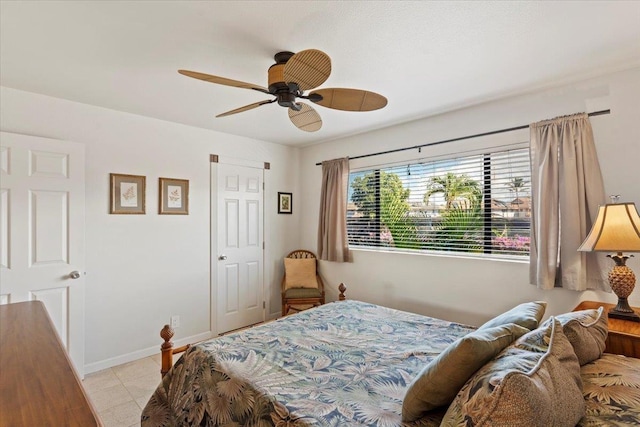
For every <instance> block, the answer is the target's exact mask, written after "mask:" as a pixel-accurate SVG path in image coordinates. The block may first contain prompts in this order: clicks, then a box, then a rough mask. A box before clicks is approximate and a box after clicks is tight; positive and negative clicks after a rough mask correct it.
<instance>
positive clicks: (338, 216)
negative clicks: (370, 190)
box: [318, 157, 349, 262]
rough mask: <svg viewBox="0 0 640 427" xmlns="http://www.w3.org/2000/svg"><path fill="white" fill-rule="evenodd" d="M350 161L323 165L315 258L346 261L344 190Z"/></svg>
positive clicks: (334, 161)
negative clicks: (316, 256)
mask: <svg viewBox="0 0 640 427" xmlns="http://www.w3.org/2000/svg"><path fill="white" fill-rule="evenodd" d="M348 185H349V158H347V157H345V158H342V159H335V160H328V161H325V162H322V190H321V193H320V219H319V221H318V257H319V258H320V259H323V260H326V261H336V262H347V261H349V244H348V242H347V191H348Z"/></svg>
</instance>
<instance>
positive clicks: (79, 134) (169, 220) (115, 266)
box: [0, 88, 300, 373]
mask: <svg viewBox="0 0 640 427" xmlns="http://www.w3.org/2000/svg"><path fill="white" fill-rule="evenodd" d="M0 90H1V92H0V100H1V105H0V109H1V117H0V129H1V130H2V131H6V132H14V133H22V134H29V135H36V136H42V137H48V138H55V139H60V140H66V141H74V142H79V143H83V144H85V146H86V188H87V190H86V271H87V276H86V287H87V288H86V327H85V330H86V352H85V358H86V366H85V368H86V372H87V373H88V372H92V371H95V370H99V369H103V368H106V367H108V366H113V365H116V364H119V363H123V362H126V361H129V360H133V359H136V358H138V357H142V356H146V355H149V354H155V353H158V352H159V345H160V343H161V339H160V337H159V335H158V333H159V331H160V328H161V327H162V325H164V324H165V323H168V322H169V317H170V315H173V314H176V315H179V316H180V317H181V326H180V328H179V329H177V330H176V343H186V342H192V341H193V339H194V338H201V337H203V336H208V333H209V331H210V312H209V307H210V305H209V301H210V289H209V272H210V266H209V230H210V226H209V203H210V201H209V200H210V199H209V187H210V184H209V183H210V181H209V170H210V164H209V155H210V154H219V155H226V156H231V157H237V158H244V159H248V160H256V161H260V162H270V163H271V169H270V170H268V171H266V172H265V175H266V179H265V182H266V190H265V206H264V207H265V241H266V249H267V250H266V255H267V258H266V260H265V283H266V286H267V288H268V293H269V296H270V297H269V298H268V315H272V314H277V313H279V312H280V279H281V277H282V258H283V256H284V255H286V254H287V253H288V252H289V251H291V250H293V249H295V248H297V246H298V236H297V234H296V233H291V230H292V229H294V230H296V229H297V228H298V218H299V216H300V204H299V199H297V198H295V197H294V206H293V212H294V214H293V215H277V213H276V212H277V204H276V198H277V192H278V191H290V192H293V193H294V195H298V194H299V193H300V188H299V186H298V185H297V184H296V183H297V182H298V180H297V179H296V177H297V175H298V172H297V165H298V163H299V150H298V149H294V148H291V147H285V146H282V145H277V144H271V143H267V142H262V141H257V140H251V139H247V138H240V137H234V136H231V135H227V134H222V133H217V132H213V131H208V130H203V129H198V128H193V127H188V126H183V125H179V124H175V123H169V122H164V121H160V120H155V119H150V118H146V117H141V116H136V115H132V114H127V113H122V112H117V111H112V110H107V109H103V108H98V107H93V106H89V105H84V104H79V103H74V102H70V101H66V100H62V99H56V98H51V97H46V96H41V95H36V94H32V93H27V92H22V91H18V90H14V89H10V88H1V89H0ZM292 165H294V167H292ZM111 172H114V173H126V174H134V175H145V176H146V177H147V192H146V195H147V213H146V215H109V213H108V212H109V173H111ZM159 177H169V178H181V179H188V180H189V183H190V194H189V215H187V216H182V215H176V216H172V215H158V213H157V209H158V208H157V200H158V178H159Z"/></svg>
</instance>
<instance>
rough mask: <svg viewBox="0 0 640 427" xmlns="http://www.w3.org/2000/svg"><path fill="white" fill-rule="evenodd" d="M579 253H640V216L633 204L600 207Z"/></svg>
mask: <svg viewBox="0 0 640 427" xmlns="http://www.w3.org/2000/svg"><path fill="white" fill-rule="evenodd" d="M578 250H579V251H583V252H591V251H603V252H640V216H638V211H637V210H636V205H635V204H633V203H615V204H608V205H604V206H600V208H598V217H597V218H596V222H595V223H594V224H593V227H592V228H591V231H590V232H589V235H588V236H587V238H586V239H585V241H584V242H582V245H580V247H579V248H578Z"/></svg>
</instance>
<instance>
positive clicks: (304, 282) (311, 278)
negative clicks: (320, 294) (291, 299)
mask: <svg viewBox="0 0 640 427" xmlns="http://www.w3.org/2000/svg"><path fill="white" fill-rule="evenodd" d="M284 271H285V282H284V289H285V290H287V289H290V288H316V289H317V288H318V282H317V280H316V259H315V258H285V259H284Z"/></svg>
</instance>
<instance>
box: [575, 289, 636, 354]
mask: <svg viewBox="0 0 640 427" xmlns="http://www.w3.org/2000/svg"><path fill="white" fill-rule="evenodd" d="M600 306H602V307H604V314H607V313H608V312H609V309H611V308H613V307H615V304H607V303H604V302H597V301H582V302H581V303H580V304H578V306H577V307H576V308H574V309H573V311H578V310H588V309H591V308H598V307H600ZM631 308H632V309H633V310H634V311H635V312H636V313H639V314H640V308H637V307H631ZM604 351H605V352H606V353H613V354H624V355H625V356H631V357H636V358H640V323H638V322H631V321H629V320H622V319H612V318H610V317H609V336H608V337H607V347H606V348H605V350H604Z"/></svg>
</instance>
